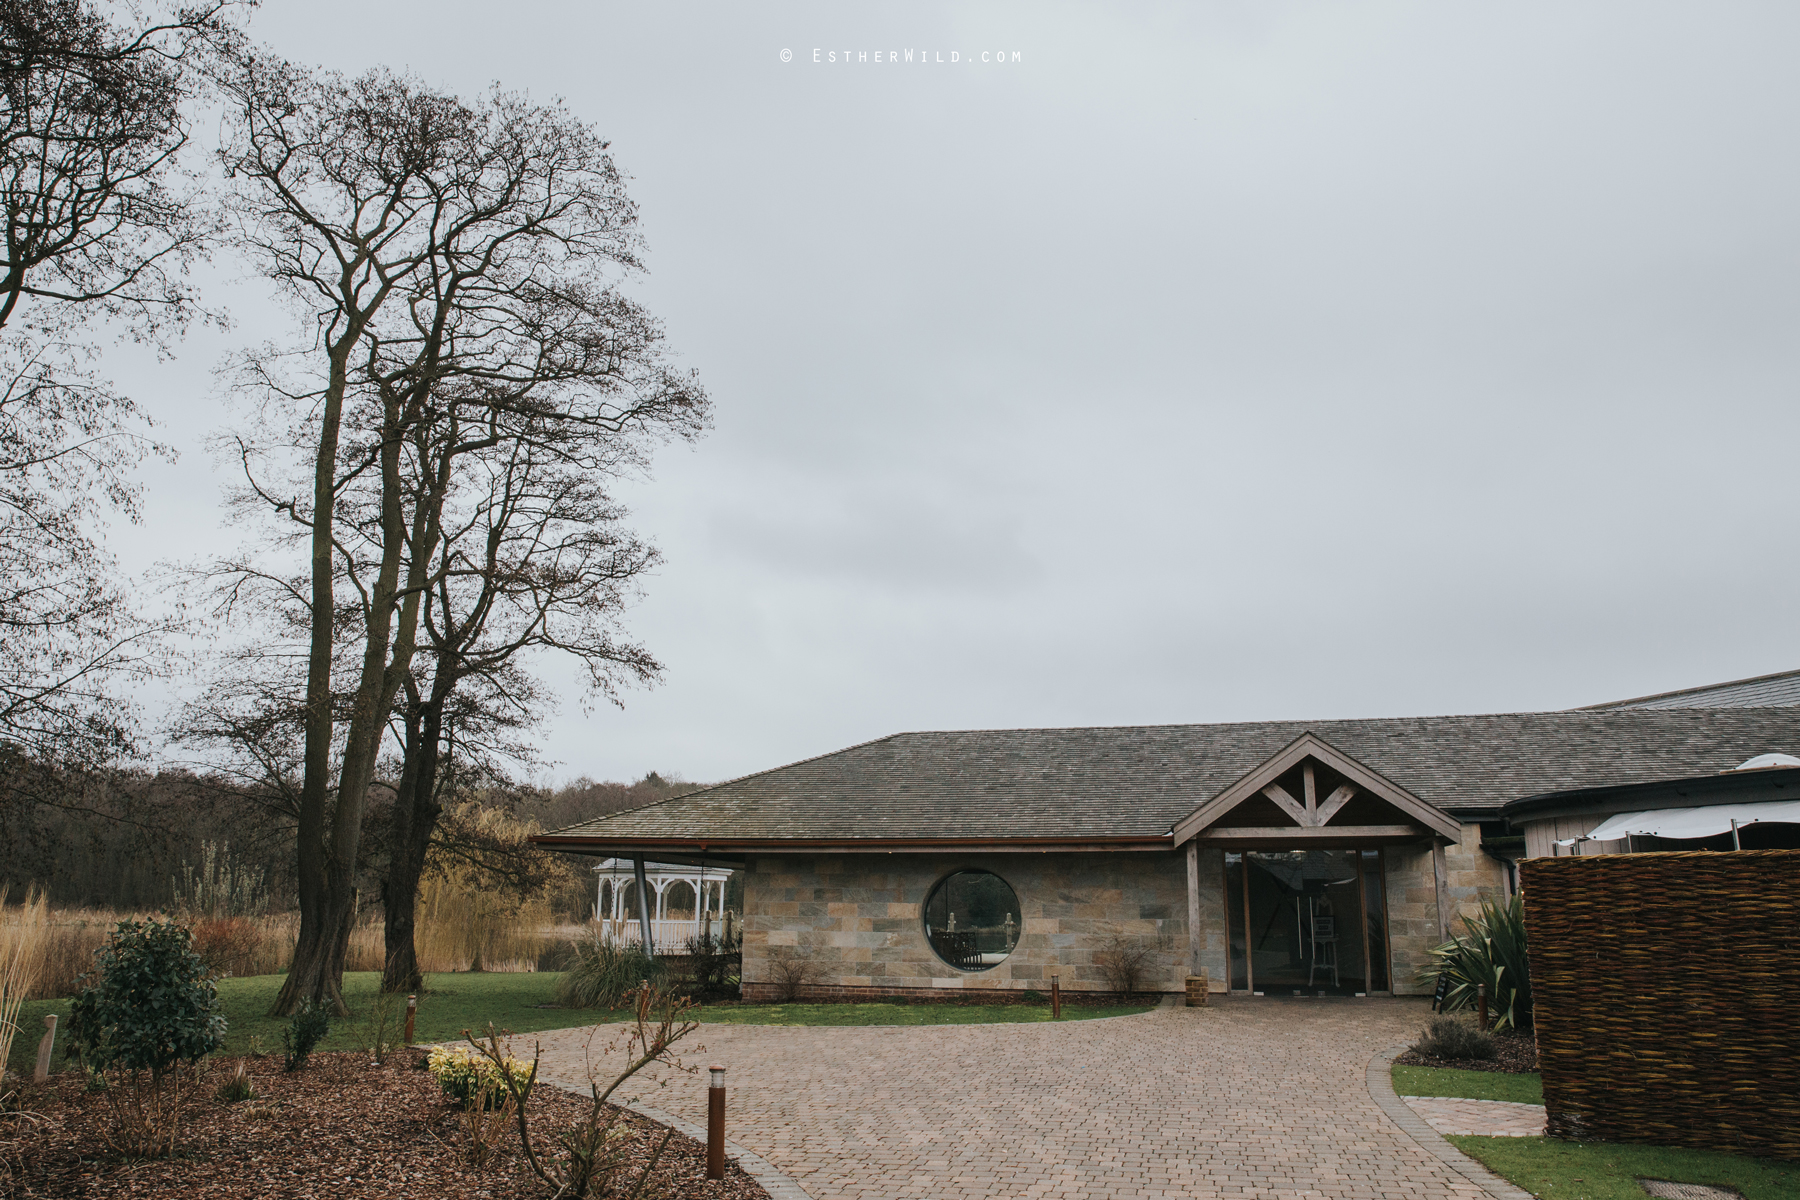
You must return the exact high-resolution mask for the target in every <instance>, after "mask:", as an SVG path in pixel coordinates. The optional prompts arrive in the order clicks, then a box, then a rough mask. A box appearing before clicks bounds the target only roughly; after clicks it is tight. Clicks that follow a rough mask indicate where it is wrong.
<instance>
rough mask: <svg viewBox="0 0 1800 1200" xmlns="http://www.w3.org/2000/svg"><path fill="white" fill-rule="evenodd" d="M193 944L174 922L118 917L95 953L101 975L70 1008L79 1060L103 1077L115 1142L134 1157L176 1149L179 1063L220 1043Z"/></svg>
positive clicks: (219, 1021) (215, 1009) (206, 979)
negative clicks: (105, 1079) (105, 1078)
mask: <svg viewBox="0 0 1800 1200" xmlns="http://www.w3.org/2000/svg"><path fill="white" fill-rule="evenodd" d="M191 942H192V935H191V934H190V933H189V932H188V930H187V929H185V928H184V927H182V926H180V925H176V924H173V923H170V922H163V921H145V922H140V921H121V922H120V923H119V926H118V928H117V929H115V930H114V931H113V934H112V937H111V938H110V939H109V940H108V941H107V944H106V945H105V947H103V948H102V949H101V951H100V953H99V955H98V958H99V966H100V970H99V981H98V982H97V983H94V984H91V985H89V986H87V987H84V988H82V989H81V993H80V994H79V995H77V996H76V997H75V1000H74V1002H73V1003H72V1004H71V1005H70V1008H69V1033H70V1040H71V1043H72V1044H73V1045H74V1046H75V1047H76V1048H77V1049H78V1051H79V1053H80V1055H81V1058H82V1062H83V1063H84V1064H85V1065H86V1066H87V1067H88V1069H89V1070H91V1071H95V1072H102V1073H108V1076H109V1077H108V1079H107V1088H106V1096H107V1099H108V1101H109V1102H110V1103H111V1104H112V1106H113V1115H114V1133H113V1136H114V1142H113V1145H114V1148H115V1149H118V1150H122V1151H124V1152H125V1153H127V1154H130V1155H134V1156H141V1157H146V1158H152V1157H159V1156H161V1155H164V1154H168V1153H171V1152H172V1151H173V1150H174V1148H175V1136H176V1130H177V1126H178V1122H179V1119H180V1109H181V1079H182V1071H181V1067H182V1065H183V1064H186V1065H187V1067H188V1068H189V1071H190V1072H191V1071H192V1069H193V1066H194V1065H195V1064H197V1063H198V1062H199V1061H200V1060H201V1059H203V1058H205V1057H206V1056H207V1055H208V1054H211V1053H212V1052H213V1051H214V1050H216V1049H218V1047H219V1044H220V1043H221V1042H222V1041H224V1040H225V1018H224V1017H223V1016H222V1015H220V1013H219V1001H218V995H217V993H216V991H215V989H214V987H213V983H212V978H211V976H210V974H209V973H208V971H207V969H206V965H205V964H204V963H202V962H201V961H200V956H199V955H197V954H195V953H194V951H193V948H192V945H191ZM115 1073H116V1074H118V1075H120V1076H122V1078H118V1079H115V1078H112V1077H111V1075H112V1074H115ZM121 1085H123V1086H121Z"/></svg>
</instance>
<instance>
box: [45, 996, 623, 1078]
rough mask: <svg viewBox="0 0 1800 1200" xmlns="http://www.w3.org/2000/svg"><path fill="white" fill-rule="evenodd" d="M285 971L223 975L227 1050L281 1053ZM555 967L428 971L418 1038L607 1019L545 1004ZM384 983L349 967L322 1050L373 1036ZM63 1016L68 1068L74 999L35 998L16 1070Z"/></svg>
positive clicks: (400, 1012)
mask: <svg viewBox="0 0 1800 1200" xmlns="http://www.w3.org/2000/svg"><path fill="white" fill-rule="evenodd" d="M286 978H287V977H286V976H285V975H252V976H249V977H247V978H243V979H221V980H220V981H219V1001H220V1003H221V1004H222V1005H223V1006H224V1009H225V1022H226V1032H225V1045H224V1048H223V1049H222V1050H221V1051H220V1053H222V1054H243V1053H244V1052H246V1051H248V1050H249V1049H250V1048H251V1039H252V1038H257V1039H259V1042H260V1044H259V1045H258V1048H259V1049H261V1050H264V1051H268V1052H271V1053H276V1054H279V1053H280V1052H281V1033H282V1030H284V1029H286V1028H287V1020H286V1019H285V1018H278V1017H271V1016H269V1015H268V1012H269V1006H270V1005H271V1004H273V1003H274V1002H275V994H276V993H277V992H279V991H280V990H281V984H282V981H283V980H284V979H286ZM559 978H561V976H560V975H559V974H556V973H554V972H521V973H517V974H514V973H501V972H483V973H478V974H456V975H427V976H426V977H425V989H426V990H425V992H424V993H423V994H422V995H420V997H419V1016H418V1019H417V1022H416V1024H415V1026H414V1030H413V1039H414V1040H415V1041H419V1042H443V1041H449V1040H450V1039H452V1038H460V1037H461V1036H462V1031H463V1030H464V1029H472V1030H475V1031H476V1032H480V1031H481V1030H482V1029H483V1028H484V1027H485V1026H486V1025H487V1023H488V1022H489V1021H492V1022H493V1023H494V1027H495V1028H496V1029H511V1030H512V1031H513V1032H515V1033H532V1032H535V1031H537V1030H540V1029H563V1028H566V1027H567V1026H570V1025H591V1024H593V1023H594V1022H595V1021H598V1020H602V1019H604V1018H603V1016H602V1014H598V1013H595V1012H592V1011H583V1010H579V1009H562V1008H542V1009H540V1008H537V1007H535V1006H536V1005H539V1004H549V1003H551V1002H552V1001H553V997H554V993H555V991H556V981H557V980H558V979H559ZM380 984H381V976H380V974H379V973H378V972H375V971H348V972H345V974H344V999H345V1000H346V1001H347V1002H348V1003H349V1005H350V1008H351V1011H352V1013H353V1014H354V1015H352V1016H350V1017H349V1018H347V1019H345V1020H342V1021H339V1022H337V1023H335V1024H333V1025H332V1027H331V1032H330V1034H328V1035H327V1036H326V1038H325V1040H324V1041H323V1042H321V1043H319V1049H321V1050H354V1049H356V1048H357V1045H358V1042H359V1041H364V1042H365V1044H366V1042H367V1041H372V1040H373V1039H372V1036H371V1035H370V1034H369V1031H368V1028H367V1027H368V1023H369V1019H370V1010H371V1009H372V1007H373V1002H374V1000H375V997H376V995H377V992H378V989H379V987H380ZM52 1012H53V1013H56V1014H57V1029H56V1046H57V1050H56V1063H55V1069H57V1070H61V1069H62V1068H63V1065H64V1063H63V1056H62V1047H63V1046H64V1045H65V1044H66V1043H65V1041H64V1038H65V1037H66V1033H67V1029H68V1021H69V1002H68V1001H67V1000H34V1001H28V1002H27V1003H26V1004H25V1006H24V1008H23V1010H22V1012H21V1013H20V1018H19V1036H18V1037H17V1038H16V1039H14V1041H13V1050H12V1056H11V1060H10V1065H11V1066H12V1068H13V1069H14V1070H15V1071H18V1070H23V1071H26V1072H29V1071H30V1070H31V1068H32V1064H33V1063H34V1062H35V1061H36V1056H37V1044H38V1039H39V1038H41V1037H42V1036H43V1028H44V1015H45V1014H46V1013H52ZM392 1019H393V1021H394V1023H395V1024H394V1032H393V1033H392V1034H390V1035H389V1036H390V1037H392V1038H393V1039H394V1040H396V1041H397V1040H399V1036H400V1034H399V1031H400V1030H401V1028H402V1027H403V1026H404V1023H405V1021H406V997H404V996H401V997H399V998H398V1003H396V1004H395V1005H394V1006H393V1011H392Z"/></svg>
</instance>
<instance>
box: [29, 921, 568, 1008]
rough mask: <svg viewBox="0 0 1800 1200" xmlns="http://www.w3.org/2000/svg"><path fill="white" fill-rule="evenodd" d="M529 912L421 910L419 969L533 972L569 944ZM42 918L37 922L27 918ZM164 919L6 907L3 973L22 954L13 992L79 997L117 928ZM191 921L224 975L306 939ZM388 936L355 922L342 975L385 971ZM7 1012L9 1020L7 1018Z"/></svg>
mask: <svg viewBox="0 0 1800 1200" xmlns="http://www.w3.org/2000/svg"><path fill="white" fill-rule="evenodd" d="M534 907H535V906H528V908H527V911H525V912H522V913H519V914H517V915H516V916H511V915H508V914H504V913H498V914H496V913H481V912H479V911H472V910H476V909H477V908H478V906H477V905H476V904H458V903H455V902H454V901H452V900H442V899H440V903H438V904H437V905H436V906H434V909H428V908H427V907H426V906H425V905H421V906H420V913H419V922H418V929H417V931H416V945H417V947H418V952H419V965H420V967H421V968H422V969H423V970H425V971H427V972H431V973H434V974H435V973H442V972H450V971H467V970H469V969H471V967H475V966H479V967H480V969H481V970H485V971H534V970H536V969H537V964H538V959H539V956H540V955H541V954H542V953H543V951H544V950H545V949H546V948H547V947H548V946H549V945H550V944H552V943H553V942H555V941H557V940H559V938H561V939H566V937H567V935H565V934H563V931H562V930H560V929H557V930H547V929H544V928H542V926H541V925H537V924H532V922H534V921H541V922H542V923H543V924H549V921H550V918H549V914H548V913H547V912H546V913H539V912H536V911H533V910H532V909H533V908H534ZM27 912H35V913H36V915H35V916H30V917H27V916H25V915H23V914H25V913H27ZM166 916H167V914H159V913H152V912H123V911H115V910H111V909H95V908H81V909H47V908H45V906H43V904H42V903H41V901H39V902H38V903H37V908H36V909H35V910H30V909H21V908H20V907H19V906H16V905H15V906H12V907H5V908H0V973H3V972H4V971H5V969H6V963H7V961H8V958H7V956H8V955H9V954H10V953H12V951H11V947H14V946H18V947H20V951H19V952H20V954H21V955H22V956H23V957H22V958H21V959H20V965H21V969H23V968H24V967H25V965H26V964H28V963H30V961H31V960H33V959H35V960H36V968H35V970H31V971H30V972H29V976H30V978H29V979H28V980H27V981H26V982H25V983H24V987H23V990H22V991H16V990H15V991H6V992H5V994H6V995H8V996H14V995H16V997H17V999H18V1000H20V1001H23V1000H48V999H57V998H61V997H65V996H72V995H74V994H75V992H76V991H77V990H78V987H79V985H78V984H77V982H76V981H77V980H78V979H79V977H80V976H82V975H84V974H86V973H88V972H90V971H92V970H93V969H94V952H95V951H97V950H99V949H100V948H101V947H102V946H103V945H105V944H106V939H107V937H108V935H109V934H111V933H112V931H113V929H114V928H115V927H116V926H117V925H118V923H119V922H120V921H131V920H140V921H141V920H147V919H150V918H152V917H159V918H164V917H166ZM176 919H182V920H186V923H187V924H188V925H189V926H190V927H191V928H192V929H193V931H194V949H195V950H196V951H197V952H198V953H199V954H200V956H201V957H202V958H203V959H204V960H205V961H206V963H207V965H208V966H210V967H212V969H213V970H215V971H217V972H218V973H219V974H220V975H222V976H242V975H273V974H276V973H278V972H280V971H284V970H286V969H287V966H288V964H289V963H290V962H291V961H292V960H293V955H294V944H295V942H297V941H298V940H299V936H300V915H299V914H298V913H272V914H267V915H263V916H257V917H205V916H202V917H195V918H181V917H177V918H176ZM384 947H385V937H384V934H383V930H382V923H381V918H380V917H379V915H372V916H371V917H370V918H368V919H365V920H363V921H360V922H358V924H357V925H356V927H355V929H354V930H353V931H352V932H351V935H350V947H349V952H348V955H347V956H346V959H345V968H346V969H347V970H351V971H379V970H381V968H382V966H383V964H384V963H385V962H386V952H385V948H384ZM0 1015H3V1014H0Z"/></svg>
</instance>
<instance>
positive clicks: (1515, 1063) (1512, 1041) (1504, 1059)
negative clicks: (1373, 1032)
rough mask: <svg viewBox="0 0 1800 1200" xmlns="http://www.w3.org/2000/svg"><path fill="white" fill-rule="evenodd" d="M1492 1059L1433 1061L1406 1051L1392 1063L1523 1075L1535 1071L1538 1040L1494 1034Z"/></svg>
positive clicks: (1524, 1035)
mask: <svg viewBox="0 0 1800 1200" xmlns="http://www.w3.org/2000/svg"><path fill="white" fill-rule="evenodd" d="M1489 1036H1490V1037H1492V1038H1493V1039H1494V1057H1493V1058H1433V1057H1432V1056H1430V1055H1428V1054H1420V1053H1419V1052H1418V1051H1416V1050H1408V1051H1407V1052H1406V1053H1405V1054H1402V1055H1400V1056H1399V1057H1397V1058H1395V1059H1394V1061H1395V1062H1396V1063H1398V1064H1399V1065H1401V1066H1404V1067H1454V1068H1455V1069H1456V1070H1458V1071H1500V1072H1503V1073H1505V1074H1507V1075H1524V1074H1530V1073H1534V1072H1536V1071H1537V1069H1538V1056H1537V1039H1536V1038H1534V1037H1532V1036H1531V1035H1530V1034H1529V1033H1495V1034H1490V1035H1489Z"/></svg>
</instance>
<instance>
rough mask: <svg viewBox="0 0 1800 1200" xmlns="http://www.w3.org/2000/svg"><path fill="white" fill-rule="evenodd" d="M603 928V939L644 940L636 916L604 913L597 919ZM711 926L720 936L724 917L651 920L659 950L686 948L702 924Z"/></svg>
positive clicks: (620, 941) (630, 942)
mask: <svg viewBox="0 0 1800 1200" xmlns="http://www.w3.org/2000/svg"><path fill="white" fill-rule="evenodd" d="M594 924H595V925H597V926H599V928H600V939H601V940H602V941H606V942H614V943H617V944H620V945H625V946H635V945H637V944H638V943H639V942H641V941H643V940H644V938H643V932H642V929H641V928H640V926H639V925H638V919H637V918H636V917H628V918H625V919H622V920H613V919H612V918H610V917H603V918H600V919H598V920H596V921H595V922H594ZM703 927H704V928H710V930H711V932H712V933H713V934H714V935H715V936H717V935H718V933H719V932H720V930H721V921H720V919H719V918H718V917H716V916H715V917H714V918H713V919H712V920H711V921H710V922H705V921H701V920H699V919H697V918H696V919H694V920H688V921H682V920H674V921H651V922H650V938H651V940H652V941H653V942H654V943H655V946H656V949H657V952H658V953H661V952H663V951H675V950H681V949H685V948H686V946H687V944H688V939H689V938H697V937H699V936H700V931H701V929H702V928H703Z"/></svg>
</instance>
